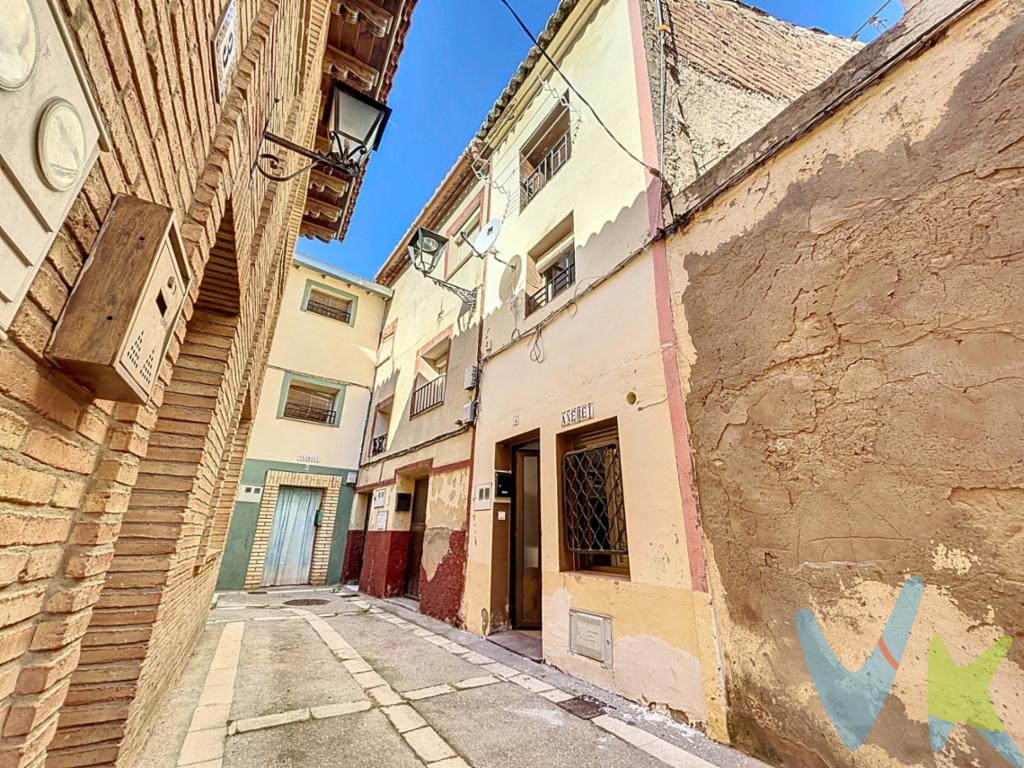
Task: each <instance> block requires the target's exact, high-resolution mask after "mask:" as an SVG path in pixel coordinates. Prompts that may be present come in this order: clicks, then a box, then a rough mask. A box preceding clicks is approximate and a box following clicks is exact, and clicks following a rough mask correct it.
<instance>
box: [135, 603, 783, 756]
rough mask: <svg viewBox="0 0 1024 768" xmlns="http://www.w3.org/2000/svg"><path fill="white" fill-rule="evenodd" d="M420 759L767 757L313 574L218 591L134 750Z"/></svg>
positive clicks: (170, 753) (169, 753)
mask: <svg viewBox="0 0 1024 768" xmlns="http://www.w3.org/2000/svg"><path fill="white" fill-rule="evenodd" d="M574 711H575V714H574ZM423 765H428V766H431V767H432V768H465V766H473V767H474V768H499V766H500V767H501V768H562V767H563V766H564V767H565V768H570V766H572V767H575V766H580V765H586V766H588V768H625V767H627V766H628V768H661V767H662V766H666V765H667V766H674V767H675V768H702V767H707V766H721V768H755V766H761V765H763V764H762V763H760V762H758V761H756V760H753V759H752V758H749V757H746V756H744V755H742V754H740V753H738V752H735V751H733V750H730V749H728V748H725V747H722V746H719V745H716V744H714V743H712V742H710V741H709V740H708V739H706V738H705V737H704V736H703V735H702V734H700V733H698V732H696V731H694V730H692V729H690V728H688V727H686V726H683V725H679V724H677V723H674V722H672V721H671V720H669V719H668V718H666V717H663V716H661V715H659V714H656V713H652V712H650V711H648V710H646V709H644V708H642V707H639V706H637V705H635V704H632V703H630V702H627V701H625V700H623V699H621V698H618V697H616V696H613V695H610V694H608V693H606V692H603V691H599V690H597V689H595V688H593V687H592V686H589V685H587V684H586V683H583V682H581V681H579V680H577V679H575V678H572V677H569V676H567V675H564V674H561V673H559V672H558V671H556V670H555V669H553V668H551V667H547V666H544V665H542V664H536V663H534V662H532V661H529V660H527V659H525V658H523V657H520V656H516V655H514V654H512V653H510V652H508V651H506V650H504V649H503V648H500V647H498V646H497V645H495V644H493V643H490V642H488V641H486V640H482V639H480V638H478V637H475V636H473V635H470V634H467V633H465V632H461V631H459V630H456V629H453V628H451V627H450V626H448V625H446V624H442V623H439V622H436V621H433V620H431V619H428V618H426V617H424V616H421V615H419V614H417V613H413V612H412V611H410V610H407V609H406V608H404V607H402V606H400V605H398V604H396V603H394V602H389V601H372V600H369V599H366V598H365V597H363V596H361V595H357V594H355V593H350V592H341V593H340V594H338V593H335V592H334V591H331V590H327V589H312V588H307V589H304V590H303V589H283V590H270V591H268V592H266V593H263V594H259V593H255V594H245V593H221V594H219V595H218V598H217V605H216V608H215V609H214V610H213V611H212V612H211V614H210V617H209V621H208V623H207V627H206V629H205V631H204V634H203V637H202V639H201V640H200V642H199V644H198V646H197V648H196V651H195V653H194V654H193V655H192V658H191V659H190V661H189V665H188V668H187V669H186V671H185V674H184V675H183V676H182V678H181V680H180V681H179V682H178V683H177V685H176V686H175V689H174V690H173V691H172V692H171V694H170V695H169V696H167V697H166V699H165V702H164V705H163V708H162V711H161V713H160V715H159V718H158V720H157V722H156V724H155V725H154V727H153V728H152V731H151V734H150V736H149V741H148V742H147V744H146V747H145V750H144V752H143V755H142V758H141V760H140V762H139V766H140V768H176V766H194V767H195V768H220V767H221V766H223V768H256V767H257V766H275V767H278V766H279V767H280V768H291V767H295V768H298V767H299V766H309V767H310V768H312V767H313V766H346V768H407V767H408V768H415V767H416V766H423Z"/></svg>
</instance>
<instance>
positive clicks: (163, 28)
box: [0, 0, 331, 768]
mask: <svg viewBox="0 0 1024 768" xmlns="http://www.w3.org/2000/svg"><path fill="white" fill-rule="evenodd" d="M223 5H224V3H223V2H217V3H197V2H195V0H184V2H180V3H174V4H170V5H167V4H163V3H156V2H153V1H152V0H143V1H142V2H138V3H114V2H111V0H96V1H95V2H93V3H78V2H71V1H70V0H67V2H64V3H62V6H63V10H64V12H65V13H66V15H67V21H68V25H69V27H70V30H71V33H72V37H73V38H74V39H75V42H76V44H77V45H78V47H79V49H80V51H81V54H82V62H83V65H84V68H85V70H86V74H87V78H88V79H89V81H90V82H91V83H92V84H93V87H94V90H95V93H96V97H97V101H98V103H99V108H100V112H101V113H102V115H103V118H104V121H105V122H106V124H107V126H108V128H109V131H110V134H111V139H112V147H111V151H110V152H104V153H101V155H100V158H99V160H98V162H97V164H96V165H95V166H94V167H93V169H92V170H91V172H90V174H89V176H88V178H87V180H86V182H85V185H84V188H83V191H82V194H81V195H79V197H78V199H77V200H76V201H75V203H74V205H73V206H72V208H71V212H70V214H69V216H68V217H67V220H66V221H65V223H64V226H63V227H62V229H61V231H60V233H59V235H58V237H57V239H56V241H55V242H54V245H53V247H52V249H51V251H50V253H49V255H48V256H47V259H46V262H45V264H44V265H43V267H42V268H41V269H40V272H39V274H38V276H37V278H36V280H35V281H34V283H33V285H32V287H31V289H30V291H29V294H28V297H27V299H26V300H25V302H24V303H23V305H22V306H21V308H20V310H19V313H18V315H17V316H16V318H15V320H14V322H13V323H12V325H11V328H10V330H9V339H8V340H7V341H6V342H3V343H2V344H0V548H2V549H0V729H2V730H0V765H3V766H5V768H6V766H28V765H32V766H37V765H41V764H42V763H43V761H44V760H45V762H46V764H47V765H51V766H76V765H113V764H119V765H131V764H132V762H133V760H134V757H135V755H136V754H137V750H138V749H139V747H140V746H141V743H142V741H143V739H144V736H145V734H146V732H147V730H148V728H149V726H150V725H151V722H152V717H153V712H154V703H155V701H156V700H157V699H158V698H159V697H160V696H161V695H162V693H163V691H164V690H165V688H166V686H167V685H168V684H170V683H171V682H172V681H173V680H174V679H175V678H176V676H177V674H178V672H179V670H180V669H181V665H182V663H183V661H184V660H185V659H186V658H187V656H188V652H189V649H190V648H191V645H192V643H193V642H194V640H195V637H196V636H197V633H198V632H199V631H200V630H201V628H202V626H203V620H204V617H205V614H206V611H207V607H208V605H209V598H210V595H211V593H212V590H213V586H214V581H215V578H216V573H217V569H218V567H219V552H220V549H221V547H222V546H223V540H224V535H225V532H226V529H227V523H228V516H229V515H230V508H231V503H232V502H233V499H234V496H235V490H236V488H237V482H238V475H239V471H240V466H241V462H240V459H239V460H238V461H236V460H235V459H236V457H238V456H244V453H245V446H246V444H247V440H248V432H247V429H246V428H245V425H246V424H247V415H246V414H251V413H252V411H253V409H254V408H255V402H254V401H255V398H256V397H257V396H258V389H259V388H258V387H253V388H252V390H253V391H252V392H250V391H249V384H250V382H258V381H259V380H260V379H261V378H262V375H263V371H264V369H265V365H266V353H267V350H268V348H269V342H270V335H271V333H272V329H273V327H274V320H275V318H276V315H277V311H278V302H279V299H280V294H281V288H282V280H281V278H282V274H283V271H284V269H286V264H287V262H288V260H289V258H290V254H291V252H292V250H293V247H294V242H295V238H296V236H297V233H298V229H299V224H300V221H301V216H302V211H303V207H304V202H305V194H306V190H305V183H304V180H303V179H300V180H298V181H296V182H295V183H293V184H287V185H271V184H269V183H267V182H266V181H264V180H263V179H262V178H261V177H258V176H257V177H256V179H255V180H254V181H253V182H252V183H251V184H250V163H251V161H252V157H253V155H254V153H255V148H256V144H257V141H258V137H259V134H260V132H261V131H262V129H263V126H264V124H265V123H266V121H267V119H268V118H270V119H272V122H273V124H274V125H275V127H276V132H278V133H280V134H283V135H286V136H289V137H292V138H293V139H294V140H295V141H297V142H298V143H303V144H308V143H310V141H311V139H312V136H313V133H314V128H315V125H316V122H317V120H318V118H319V110H318V108H319V101H318V100H319V87H314V88H309V87H307V83H310V82H312V83H315V84H316V85H317V86H319V82H320V77H321V59H322V55H323V49H324V45H325V43H326V36H325V34H324V31H325V29H326V25H327V21H328V19H329V14H330V11H331V9H330V6H329V4H328V3H327V2H325V0H239V19H240V38H239V51H240V53H239V58H238V65H237V69H236V71H235V74H234V76H233V79H232V83H231V87H230V88H229V90H228V92H227V93H226V94H225V95H224V96H223V97H218V96H217V95H216V93H215V91H216V84H215V82H214V65H213V61H212V55H213V54H212V48H211V46H210V45H209V42H208V41H209V40H211V39H213V37H214V35H215V32H216V29H215V27H216V24H217V21H218V20H219V17H220V11H221V10H222V8H223ZM297 63H298V64H299V67H298V70H299V71H297V67H296V65H297ZM296 164H297V163H296ZM118 194H130V195H135V196H138V197H142V198H145V199H149V200H153V201H155V202H158V203H160V204H163V205H167V206H169V207H171V208H173V209H174V210H175V212H176V214H177V218H178V221H179V223H180V225H181V230H182V234H183V237H184V239H185V241H186V247H187V255H188V258H189V261H190V263H191V265H192V269H193V271H194V273H195V275H196V280H195V283H194V284H193V287H192V290H191V293H190V296H189V300H188V302H187V304H186V307H185V311H184V312H183V313H182V317H181V319H180V321H179V324H178V326H177V328H176V329H175V334H174V338H173V339H172V342H171V345H170V349H169V351H168V355H167V358H166V360H165V361H164V363H163V365H162V366H161V368H160V372H159V382H158V385H157V387H156V390H155V392H154V395H153V398H152V402H151V403H150V404H149V405H148V406H145V407H138V406H129V405H125V404H115V403H111V402H106V401H94V400H93V399H92V397H91V395H90V394H89V393H88V392H86V391H85V390H84V389H82V388H81V387H80V386H79V385H78V384H77V383H76V382H74V381H72V380H70V379H69V378H67V377H66V376H64V375H63V374H62V373H61V372H60V371H58V370H56V369H54V368H53V367H52V366H50V365H49V364H47V363H46V361H45V358H44V356H43V351H44V349H45V346H46V343H47V341H48V340H49V337H50V334H51V332H52V328H53V325H54V323H55V321H56V319H57V318H58V317H59V315H60V312H61V310H62V308H63V305H64V303H65V302H66V300H67V296H68V294H69V293H70V291H71V289H72V287H73V285H74V281H75V279H76V278H77V276H78V273H79V271H80V269H81V266H82V263H83V262H84V260H85V259H86V257H87V255H88V253H89V251H90V249H91V248H92V245H93V243H94V241H95V238H96V235H97V233H98V232H99V229H100V226H101V225H102V222H103V220H104V218H105V217H106V215H107V213H108V211H109V209H110V206H111V203H112V201H113V199H114V197H115V196H116V195H118ZM224 222H228V223H230V225H231V231H232V236H233V237H232V244H231V245H232V248H233V252H234V254H235V256H236V267H237V307H228V308H226V307H223V306H218V304H217V302H210V301H205V300H204V294H203V292H202V288H201V286H202V282H203V277H204V273H205V272H206V264H207V262H208V259H209V258H210V253H211V249H212V248H213V244H214V243H215V242H216V240H217V233H218V231H219V230H220V229H221V225H222V223H224ZM221 287H223V285H221ZM207 294H208V295H209V292H207ZM223 500H227V506H226V507H225V505H224V504H223V503H222V501H223ZM225 509H226V510H227V511H226V512H225ZM324 567H325V568H326V563H325V566H324Z"/></svg>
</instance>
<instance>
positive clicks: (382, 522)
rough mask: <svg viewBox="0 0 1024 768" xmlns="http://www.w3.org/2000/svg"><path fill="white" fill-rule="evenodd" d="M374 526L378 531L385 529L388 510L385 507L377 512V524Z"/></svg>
mask: <svg viewBox="0 0 1024 768" xmlns="http://www.w3.org/2000/svg"><path fill="white" fill-rule="evenodd" d="M376 527H377V530H378V531H384V530H387V527H388V511H387V510H386V509H382V510H381V511H380V512H378V513H377V526H376Z"/></svg>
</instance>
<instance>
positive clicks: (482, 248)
mask: <svg viewBox="0 0 1024 768" xmlns="http://www.w3.org/2000/svg"><path fill="white" fill-rule="evenodd" d="M500 234H501V219H491V220H490V221H489V222H487V226H486V227H484V228H483V229H481V230H480V233H479V234H478V235H477V236H476V239H475V240H474V241H473V249H474V250H475V251H476V252H477V253H479V254H481V255H483V254H485V253H487V252H488V251H489V250H491V248H493V247H494V244H495V243H496V242H498V235H500Z"/></svg>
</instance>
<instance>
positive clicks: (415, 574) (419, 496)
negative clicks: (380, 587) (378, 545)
mask: <svg viewBox="0 0 1024 768" xmlns="http://www.w3.org/2000/svg"><path fill="white" fill-rule="evenodd" d="M429 491H430V478H427V477H420V478H417V479H416V485H415V487H414V488H413V492H412V521H411V522H410V524H409V556H408V559H407V560H406V564H405V595H406V597H411V598H412V599H413V600H419V599H420V565H421V563H422V562H423V537H424V535H425V534H426V530H427V494H428V493H429Z"/></svg>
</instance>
